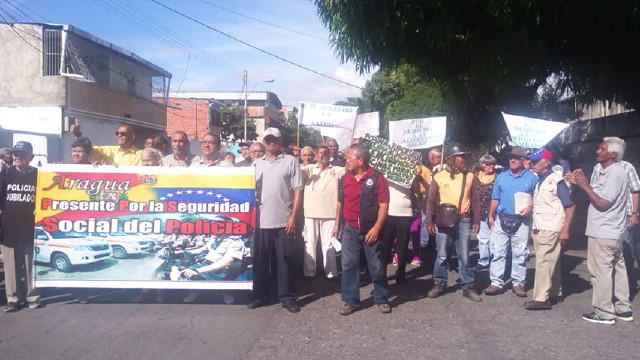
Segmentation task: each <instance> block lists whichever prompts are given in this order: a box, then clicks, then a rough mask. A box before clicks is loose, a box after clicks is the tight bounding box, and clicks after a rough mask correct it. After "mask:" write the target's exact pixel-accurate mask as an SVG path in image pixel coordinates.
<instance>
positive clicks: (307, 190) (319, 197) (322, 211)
mask: <svg viewBox="0 0 640 360" xmlns="http://www.w3.org/2000/svg"><path fill="white" fill-rule="evenodd" d="M344 174H345V169H344V168H343V167H338V166H332V165H331V164H329V167H327V168H325V169H322V170H320V167H319V166H318V165H317V164H312V165H304V166H303V167H302V175H303V178H304V217H306V218H313V219H335V218H336V206H337V205H338V182H339V181H340V179H341V178H342V177H343V176H344Z"/></svg>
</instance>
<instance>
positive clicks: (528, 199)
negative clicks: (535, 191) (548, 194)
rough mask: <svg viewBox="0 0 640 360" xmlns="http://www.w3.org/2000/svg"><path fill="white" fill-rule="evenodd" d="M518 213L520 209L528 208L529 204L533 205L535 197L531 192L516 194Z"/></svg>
mask: <svg viewBox="0 0 640 360" xmlns="http://www.w3.org/2000/svg"><path fill="white" fill-rule="evenodd" d="M513 196H514V200H515V210H516V214H520V211H521V210H523V209H526V208H527V207H529V206H533V197H532V196H531V194H527V193H523V192H517V193H515V194H514V195H513Z"/></svg>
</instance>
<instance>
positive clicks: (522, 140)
mask: <svg viewBox="0 0 640 360" xmlns="http://www.w3.org/2000/svg"><path fill="white" fill-rule="evenodd" d="M502 116H503V117H504V122H505V123H506V124H507V128H508V129H509V135H511V145H515V146H522V147H523V148H525V149H539V148H541V147H543V146H545V145H547V143H548V142H549V141H551V140H552V139H553V138H554V137H556V135H558V134H559V133H560V132H562V130H564V129H565V128H566V127H567V126H569V124H567V123H561V122H555V121H548V120H542V119H534V118H529V117H526V116H518V115H510V114H505V113H502Z"/></svg>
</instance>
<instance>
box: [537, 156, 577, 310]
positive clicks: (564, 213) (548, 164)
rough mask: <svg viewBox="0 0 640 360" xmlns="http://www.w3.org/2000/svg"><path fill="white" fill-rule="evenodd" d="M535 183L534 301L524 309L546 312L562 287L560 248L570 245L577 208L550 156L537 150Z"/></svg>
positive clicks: (555, 300) (556, 298) (556, 299)
mask: <svg viewBox="0 0 640 360" xmlns="http://www.w3.org/2000/svg"><path fill="white" fill-rule="evenodd" d="M529 161H530V162H531V165H532V169H533V171H534V172H535V173H536V174H537V175H538V183H537V184H536V188H535V191H534V197H533V216H532V220H533V221H532V224H531V227H532V229H533V232H532V237H533V245H534V246H535V251H536V275H535V282H534V286H533V296H532V297H533V299H532V300H531V301H527V302H526V303H525V304H524V308H525V309H527V310H548V309H551V306H552V305H554V304H555V303H557V301H558V300H559V299H558V296H559V291H560V287H561V273H560V254H561V247H562V246H563V245H566V244H567V243H568V242H569V229H570V228H571V222H572V221H573V214H574V213H575V210H576V206H575V204H574V203H573V202H572V201H571V192H570V191H569V187H568V186H567V183H566V182H565V181H564V178H563V177H562V175H561V174H558V173H556V172H554V171H553V169H552V166H553V162H552V161H553V155H552V153H551V151H549V150H547V149H544V148H543V149H540V150H539V151H538V152H536V153H534V154H533V155H530V156H529Z"/></svg>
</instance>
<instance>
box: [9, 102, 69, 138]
mask: <svg viewBox="0 0 640 360" xmlns="http://www.w3.org/2000/svg"><path fill="white" fill-rule="evenodd" d="M0 128H2V129H5V130H12V131H25V132H31V133H39V134H50V135H60V134H62V108H61V107H59V106H18V107H0Z"/></svg>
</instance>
